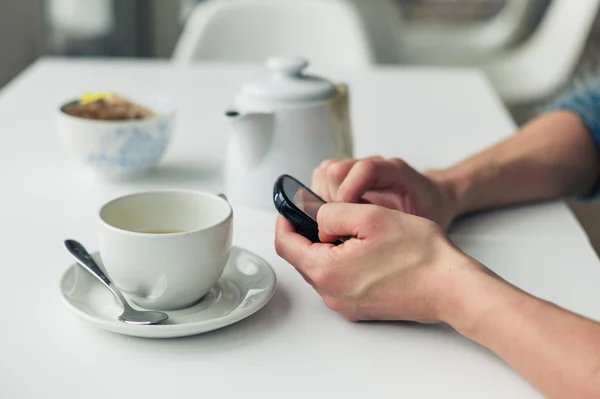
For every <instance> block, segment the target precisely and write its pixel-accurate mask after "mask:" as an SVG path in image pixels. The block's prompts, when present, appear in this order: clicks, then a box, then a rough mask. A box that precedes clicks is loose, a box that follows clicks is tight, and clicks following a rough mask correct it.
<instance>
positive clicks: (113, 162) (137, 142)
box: [57, 100, 174, 177]
mask: <svg viewBox="0 0 600 399" xmlns="http://www.w3.org/2000/svg"><path fill="white" fill-rule="evenodd" d="M69 104H72V102H69V103H67V104H65V105H63V106H62V107H60V109H59V110H58V117H57V125H58V134H59V136H60V139H61V141H62V142H63V144H64V146H65V147H66V149H67V151H68V152H69V153H71V155H72V156H73V157H74V158H76V159H78V160H79V161H80V162H82V163H83V164H84V165H86V166H87V167H89V168H91V169H92V170H94V171H96V172H98V173H99V174H102V175H105V176H116V177H118V176H128V175H136V174H140V173H143V172H146V171H148V170H149V169H151V168H152V167H154V166H155V165H156V164H158V162H159V161H160V159H161V158H162V156H163V154H164V153H165V150H166V149H167V146H168V144H169V141H170V139H171V132H172V128H173V120H174V109H173V107H172V105H171V104H170V102H168V101H165V100H162V101H157V102H156V103H155V104H154V106H152V105H150V106H149V108H151V109H152V110H154V111H155V112H156V113H157V116H155V117H152V118H146V119H138V120H127V121H108V120H96V119H86V118H81V117H77V116H72V115H69V114H67V113H66V112H64V108H65V107H66V106H68V105H69ZM144 105H145V104H144Z"/></svg>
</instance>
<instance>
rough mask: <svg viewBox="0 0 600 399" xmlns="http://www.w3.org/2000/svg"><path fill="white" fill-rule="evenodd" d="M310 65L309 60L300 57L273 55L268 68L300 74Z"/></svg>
mask: <svg viewBox="0 0 600 399" xmlns="http://www.w3.org/2000/svg"><path fill="white" fill-rule="evenodd" d="M307 66H308V61H307V60H305V59H304V58H299V57H271V58H269V59H268V60H267V69H269V70H270V71H272V72H276V73H281V74H283V75H288V76H298V75H300V74H301V73H302V71H303V70H304V69H306V67H307Z"/></svg>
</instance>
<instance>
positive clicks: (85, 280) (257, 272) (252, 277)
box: [60, 247, 277, 338]
mask: <svg viewBox="0 0 600 399" xmlns="http://www.w3.org/2000/svg"><path fill="white" fill-rule="evenodd" d="M92 256H93V257H94V259H95V260H96V262H97V263H98V265H99V266H100V267H101V268H103V265H102V260H101V259H100V256H99V254H98V253H97V252H96V253H93V254H92ZM276 285H277V279H276V277H275V272H274V271H273V269H272V268H271V266H269V264H268V263H267V262H265V261H264V260H263V259H261V258H260V257H258V256H256V255H255V254H253V253H251V252H248V251H246V250H244V249H241V248H239V247H233V248H232V250H231V256H230V258H229V262H228V263H227V266H225V270H224V272H223V275H222V276H221V278H220V279H219V282H218V283H217V285H216V286H215V287H213V288H211V290H210V291H209V293H208V294H206V296H205V297H204V298H203V299H202V300H201V301H200V302H199V303H197V304H196V305H194V306H191V307H189V308H186V309H182V310H176V311H171V312H167V313H168V314H169V319H168V320H167V321H165V322H164V323H163V324H159V325H154V326H147V325H146V326H144V325H132V324H125V323H123V322H120V321H118V320H117V317H118V316H119V315H120V314H121V311H122V308H121V306H120V305H119V304H118V302H117V301H116V299H115V298H114V296H113V295H112V294H111V293H110V291H108V289H107V288H106V287H105V286H103V285H102V283H100V281H98V280H97V279H96V278H95V277H94V276H92V275H91V274H90V273H89V272H88V271H86V270H84V269H83V268H82V267H81V266H79V265H78V264H73V265H71V266H70V267H69V268H68V269H67V271H66V272H65V273H64V274H63V276H62V278H61V281H60V289H61V292H62V295H61V298H62V299H63V302H64V304H65V305H66V306H67V308H68V309H69V310H70V311H71V312H73V313H74V314H75V315H76V316H78V317H80V318H81V319H83V320H84V321H86V322H88V323H91V324H92V325H94V326H96V327H98V328H101V329H104V330H108V331H112V332H116V333H119V334H125V335H132V336H136V337H145V338H172V337H183V336H188V335H195V334H200V333H203V332H207V331H211V330H216V329H218V328H221V327H225V326H227V325H230V324H233V323H235V322H237V321H239V320H242V319H244V318H246V317H248V316H250V315H252V314H253V313H255V312H257V311H258V310H260V309H261V308H262V307H263V306H264V305H266V304H267V302H269V300H270V299H271V297H272V296H273V294H274V292H275V286H276ZM131 305H132V307H135V308H136V309H141V308H140V307H138V306H136V305H135V304H133V303H131Z"/></svg>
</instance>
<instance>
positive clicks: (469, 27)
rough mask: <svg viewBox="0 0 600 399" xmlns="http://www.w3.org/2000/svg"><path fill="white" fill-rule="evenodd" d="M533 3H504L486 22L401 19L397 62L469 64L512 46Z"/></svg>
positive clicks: (521, 0)
mask: <svg viewBox="0 0 600 399" xmlns="http://www.w3.org/2000/svg"><path fill="white" fill-rule="evenodd" d="M536 4H538V2H537V1H533V2H532V1H527V0H506V4H505V5H504V7H503V8H502V9H501V10H500V12H499V13H498V14H497V15H496V16H494V17H493V18H491V19H489V20H486V21H478V22H470V23H460V24H452V25H448V26H446V25H441V26H436V25H432V24H424V25H423V24H415V23H411V22H410V21H407V20H404V21H402V22H403V23H401V24H399V28H398V36H399V37H400V40H401V43H400V48H401V54H402V56H401V60H402V62H403V63H409V64H428V65H430V64H433V65H469V64H472V63H476V62H477V61H478V60H481V59H484V58H485V57H489V56H490V55H494V54H497V53H498V52H501V51H504V50H506V49H508V48H509V47H510V46H511V45H513V44H514V43H515V42H516V41H517V40H518V39H519V37H520V35H521V34H522V33H523V31H524V28H525V26H526V25H527V23H528V22H529V21H528V19H529V18H528V16H529V14H530V13H531V11H532V7H533V6H534V5H536Z"/></svg>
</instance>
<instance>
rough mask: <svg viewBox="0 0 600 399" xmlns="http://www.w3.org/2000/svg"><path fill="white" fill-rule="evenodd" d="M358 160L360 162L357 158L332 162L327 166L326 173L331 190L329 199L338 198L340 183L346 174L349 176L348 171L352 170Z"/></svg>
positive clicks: (329, 189)
mask: <svg viewBox="0 0 600 399" xmlns="http://www.w3.org/2000/svg"><path fill="white" fill-rule="evenodd" d="M356 162H358V161H357V160H356V159H346V160H343V161H339V162H335V163H332V164H330V165H329V166H328V167H327V170H326V171H325V173H326V179H327V188H328V191H329V198H330V200H329V201H334V200H335V199H336V198H337V191H338V188H339V187H340V184H342V182H343V181H344V179H345V178H346V176H348V172H350V169H352V166H353V165H354V164H355V163H356Z"/></svg>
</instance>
